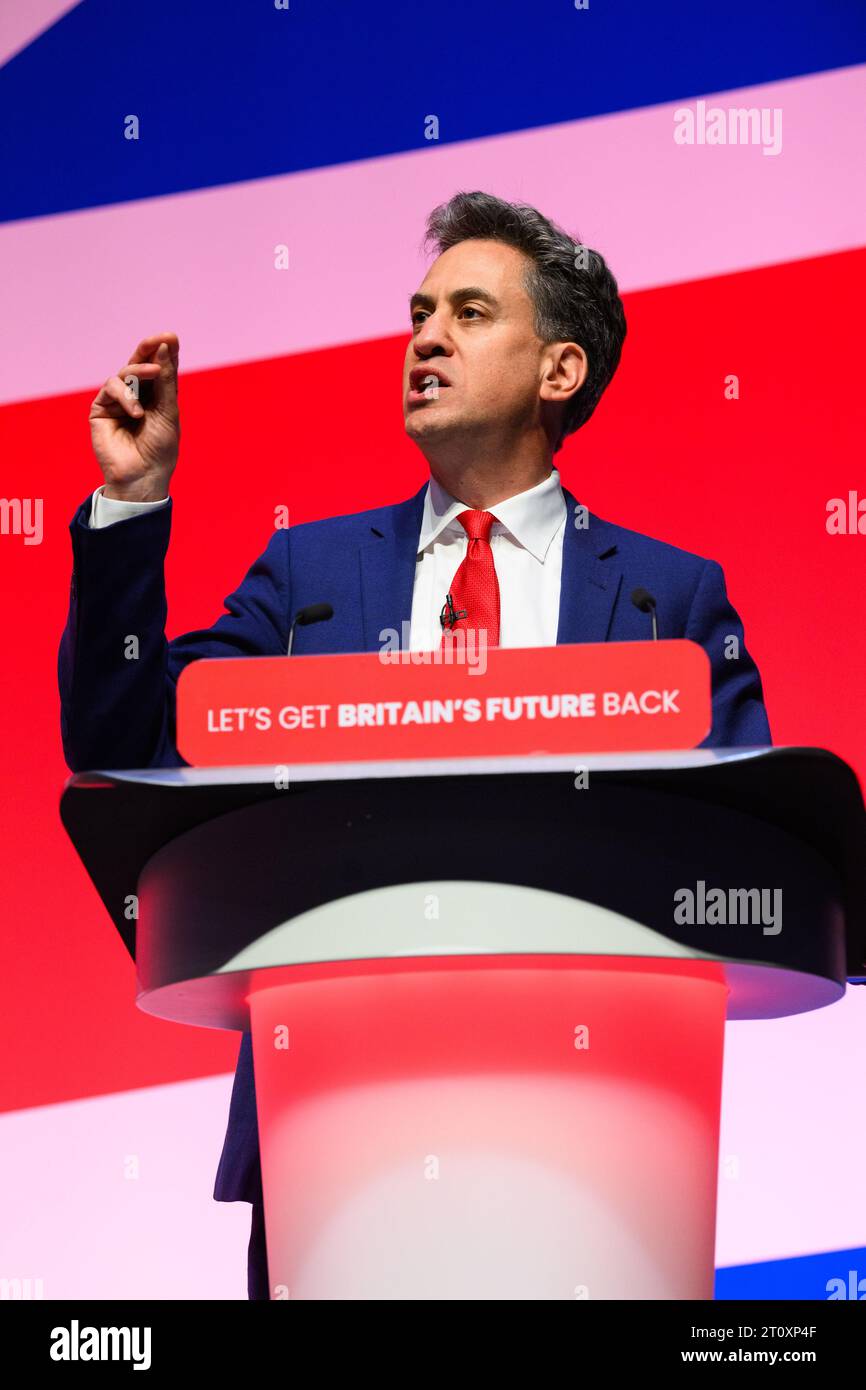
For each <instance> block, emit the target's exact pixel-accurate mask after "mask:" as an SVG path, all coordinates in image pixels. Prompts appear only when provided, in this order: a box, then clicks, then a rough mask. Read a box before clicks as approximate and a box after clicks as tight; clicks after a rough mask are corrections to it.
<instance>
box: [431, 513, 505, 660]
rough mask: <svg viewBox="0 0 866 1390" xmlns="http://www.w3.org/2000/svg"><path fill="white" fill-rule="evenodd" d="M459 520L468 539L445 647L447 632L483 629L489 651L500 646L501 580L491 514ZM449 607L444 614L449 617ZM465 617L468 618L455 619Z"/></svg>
mask: <svg viewBox="0 0 866 1390" xmlns="http://www.w3.org/2000/svg"><path fill="white" fill-rule="evenodd" d="M457 520H458V521H459V522H460V525H461V526H462V527H463V529H464V531H465V532H466V534H467V536H468V537H469V544H468V546H467V548H466V554H465V556H464V558H463V560H462V562H461V564H460V568H459V569H458V571H457V573H456V574H455V576H454V581H453V583H452V585H451V592H450V595H449V597H450V598H451V600H452V603H453V613H452V614H451V620H449V621H447V622H446V625H445V630H443V633H442V644H443V646H444V644H445V643H446V642H448V641H450V640H451V639H450V638H449V636H448V631H447V629H448V628H450V629H451V630H452V631H454V630H456V629H460V630H465V629H466V628H475V629H483V630H484V631H485V632H486V641H487V645H488V647H498V646H499V580H498V579H497V578H496V569H495V568H494V564H493V551H492V550H491V549H490V528H491V526H492V525H493V523H494V521H495V520H496V517H495V516H494V515H493V513H492V512H478V511H468V512H461V513H460V515H459V516H458V518H457ZM448 608H449V605H448V604H447V600H446V606H445V609H444V610H443V612H444V614H445V617H446V619H447V618H448V617H449V613H448ZM460 614H465V616H462V617H461V616H455V615H460Z"/></svg>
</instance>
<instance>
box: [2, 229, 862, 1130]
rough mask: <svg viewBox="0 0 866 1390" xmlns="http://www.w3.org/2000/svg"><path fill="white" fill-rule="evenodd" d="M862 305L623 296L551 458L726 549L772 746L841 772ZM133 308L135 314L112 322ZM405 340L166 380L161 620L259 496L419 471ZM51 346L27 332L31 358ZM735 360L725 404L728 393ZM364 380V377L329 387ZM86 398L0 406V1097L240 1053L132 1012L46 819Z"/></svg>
mask: <svg viewBox="0 0 866 1390" xmlns="http://www.w3.org/2000/svg"><path fill="white" fill-rule="evenodd" d="M864 300H866V252H864V251H852V252H846V253H844V254H840V255H835V256H828V257H824V258H821V259H818V260H812V261H803V262H798V263H795V264H790V265H782V266H776V267H771V268H769V269H763V270H756V271H749V272H746V273H741V274H737V275H731V276H725V277H722V278H719V279H714V280H709V281H702V282H698V283H693V284H687V285H681V286H676V287H672V288H671V287H668V288H665V289H660V290H653V291H648V292H644V293H640V294H632V295H629V296H628V297H627V302H626V308H627V313H628V318H629V336H628V340H627V344H626V349H625V353H624V357H623V363H622V366H621V369H620V372H619V374H618V376H617V378H616V380H615V382H614V384H613V385H612V387H611V388H610V391H609V393H608V396H607V397H606V399H605V400H604V401H603V403H602V405H601V406H600V407H599V410H598V412H597V415H596V417H595V418H594V419H593V420H592V421H591V422H590V424H589V425H588V426H587V427H586V429H585V430H583V431H581V432H580V433H579V434H578V435H576V436H574V437H572V439H571V440H570V441H569V442H568V444H567V446H566V448H565V449H564V450H563V452H562V454H560V455H559V458H558V460H557V462H558V465H559V466H560V468H561V471H562V474H563V480H564V482H565V483H566V485H567V486H568V487H570V488H571V489H572V491H574V492H575V493H576V494H577V495H578V496H579V497H580V498H581V500H583V501H585V502H586V503H587V504H588V505H589V506H590V507H592V508H593V509H594V510H596V511H597V512H599V513H600V514H601V515H602V516H605V517H607V518H609V519H611V520H613V521H617V522H620V523H621V524H623V525H626V526H631V527H634V528H636V529H638V530H641V531H646V532H648V533H650V534H651V535H655V536H659V537H661V538H662V539H664V540H667V541H671V542H673V543H674V544H677V545H680V546H683V547H685V548H686V549H688V550H694V551H697V552H698V553H699V554H703V555H708V556H711V557H713V558H715V559H718V560H720V561H721V562H722V564H723V565H724V567H725V570H726V573H727V577H728V583H729V589H730V592H731V596H732V598H733V601H734V603H735V605H736V606H737V607H738V608H739V609H740V611H741V613H742V615H743V617H744V620H745V625H746V634H747V640H748V641H749V644H750V646H751V648H752V650H753V652H754V655H755V657H756V659H757V660H758V663H759V665H760V667H761V670H762V673H763V676H764V682H765V688H766V694H767V701H768V706H769V710H770V719H771V725H772V729H773V735H774V739H775V741H776V742H777V743H803V744H819V745H822V746H824V747H828V748H830V749H832V750H833V751H834V752H836V753H839V754H841V755H842V756H843V757H845V758H847V759H848V760H849V761H851V762H852V763H853V764H854V765H855V767H856V768H857V769H858V772H859V773H860V775H861V779H862V777H863V774H864V771H866V750H864V734H863V707H862V697H863V692H864V690H866V642H864V640H863V617H862V602H863V592H864V587H866V585H864V578H866V536H853V535H847V536H846V535H843V536H830V535H828V533H827V530H826V524H825V522H826V514H827V511H826V509H827V502H828V500H829V499H830V498H833V497H845V496H847V493H848V491H849V490H851V489H856V488H857V487H858V485H859V487H860V495H861V496H864V495H866V470H864V469H863V445H862V441H863V437H864V412H866V398H864V393H863V390H862V372H863V357H862V329H861V325H862V323H863V321H864V316H866V314H864V311H866V303H864ZM175 327H176V328H177V330H178V331H179V332H180V334H181V337H182V335H183V324H177V325H175ZM152 328H153V325H148V324H131V325H130V342H132V341H134V340H135V339H136V338H137V337H138V336H140V335H141V334H142V333H145V332H148V331H150V329H152ZM403 347H404V343H403V340H400V339H388V340H385V341H379V342H372V343H368V344H365V345H360V346H358V345H353V346H351V347H347V348H340V347H336V348H333V349H329V350H326V351H319V352H314V353H309V354H305V355H303V356H299V357H293V358H288V359H283V360H276V361H267V362H261V363H253V364H247V365H244V366H242V367H236V368H222V369H219V370H214V371H208V372H199V373H196V374H193V375H189V376H186V377H185V378H184V379H183V383H182V388H181V402H182V408H183V424H184V435H183V445H182V456H181V462H180V465H179V468H178V471H177V473H176V475H175V480H174V484H173V489H172V491H173V495H174V498H175V509H176V514H175V526H174V534H173V541H172V549H171V551H170V554H169V564H168V584H169V602H170V611H169V635H170V636H173V635H176V634H178V633H180V632H183V631H186V630H188V629H190V628H194V627H199V626H201V625H203V624H209V623H211V622H213V621H214V620H215V619H216V618H217V617H218V615H219V613H220V612H221V611H222V599H223V596H224V595H225V594H226V593H227V592H229V591H230V590H231V589H232V588H233V587H234V586H235V585H236V584H237V583H238V581H239V579H240V578H241V576H242V575H243V573H244V572H245V570H246V569H247V567H248V566H249V564H250V563H251V562H252V560H253V559H254V558H255V557H256V556H257V555H258V554H259V553H260V552H261V550H263V549H264V546H265V544H266V543H267V540H268V536H269V534H270V529H271V526H272V524H273V515H274V508H275V507H276V506H279V505H281V504H285V505H287V506H288V507H289V508H290V513H291V519H292V521H293V522H300V521H306V520H310V519H312V518H314V517H319V516H327V515H333V514H335V513H338V512H350V511H355V510H358V509H360V508H363V507H368V506H374V505H377V504H380V503H385V502H392V501H399V500H400V499H402V498H404V497H407V496H409V495H410V494H411V493H413V492H415V491H416V490H417V488H418V487H419V486H420V485H421V483H422V482H423V481H424V479H425V477H426V467H425V465H424V461H423V459H422V458H421V456H420V455H419V454H418V453H417V452H416V451H415V449H414V447H413V446H412V445H410V444H409V443H408V442H407V441H406V439H405V437H404V435H403V429H402V415H401V408H400V372H401V362H402V354H403ZM57 350H58V348H57V347H56V346H55V345H47V350H46V367H47V370H50V359H51V355H52V354H53V353H54V352H55V351H57ZM116 366H117V364H116V363H113V362H108V363H106V375H108V374H109V372H110V371H113V370H114V369H115V368H116ZM730 374H733V375H736V376H737V378H738V379H739V390H740V397H739V400H726V399H725V395H724V383H725V378H726V377H727V376H729V375H730ZM359 379H362V380H363V382H364V390H363V392H361V393H359V392H358V390H357V387H356V386H355V385H354V384H353V385H351V386H348V387H347V386H346V385H345V383H346V381H347V380H348V381H350V382H352V383H357V382H358V380H359ZM95 388H96V383H94V389H95ZM89 400H90V393H88V394H79V395H75V396H69V397H59V398H55V399H46V400H43V401H36V402H28V403H27V404H23V405H19V406H9V407H6V408H5V409H4V410H2V411H0V456H2V458H3V459H4V470H3V483H2V492H3V495H4V496H5V497H23V498H26V497H31V498H32V497H41V498H42V499H43V502H44V539H43V541H42V544H40V545H33V546H25V545H24V544H23V538H22V537H20V536H14V535H3V536H0V565H2V593H3V605H4V624H3V634H4V662H3V676H4V679H3V686H2V692H0V727H2V730H3V753H2V779H3V780H2V810H3V820H4V826H3V830H2V837H0V854H2V858H3V864H2V883H3V914H2V915H3V927H2V934H0V952H2V961H0V991H2V994H0V1017H2V1019H3V1034H4V1035H3V1038H2V1055H3V1057H4V1059H5V1065H4V1068H3V1072H2V1081H0V1108H4V1109H14V1108H20V1107H25V1106H32V1105H40V1104H45V1103H48V1102H52V1101H58V1100H64V1099H69V1098H72V1097H77V1096H85V1095H93V1094H99V1093H102V1092H110V1091H116V1090H123V1089H128V1088H132V1087H136V1086H146V1085H153V1084H157V1083H161V1082H167V1081H173V1080H179V1079H182V1078H186V1077H191V1076H201V1075H206V1074H209V1073H212V1072H218V1071H223V1070H226V1069H229V1068H230V1067H231V1066H232V1065H233V1063H234V1058H235V1055H236V1050H237V1037H236V1035H222V1034H219V1033H215V1032H207V1031H203V1030H202V1031H197V1030H194V1029H189V1030H187V1029H183V1028H181V1027H179V1026H175V1025H172V1024H166V1023H160V1022H157V1021H155V1020H153V1019H150V1018H147V1017H145V1016H144V1015H142V1014H140V1013H138V1011H137V1010H136V1009H135V1007H134V1005H133V977H132V967H131V964H130V962H129V960H128V958H127V956H126V954H125V952H124V950H123V948H122V947H121V945H120V942H119V941H118V939H117V938H116V935H115V932H114V929H113V927H112V925H111V923H110V922H109V920H108V918H107V916H106V915H105V913H104V912H103V910H102V908H101V905H100V904H99V902H98V900H97V898H96V895H95V893H94V891H93V889H92V888H91V887H90V885H89V883H88V881H87V879H86V877H85V875H84V871H83V869H82V868H81V866H80V864H79V863H78V861H77V859H76V856H75V854H74V852H73V850H72V848H71V846H70V845H69V843H68V842H67V840H66V837H65V835H64V833H63V831H62V829H61V827H60V823H59V820H58V814H57V802H58V797H59V793H60V789H61V786H62V783H63V779H64V777H65V775H66V772H65V765H64V763H63V758H62V751H61V747H60V734H59V722H58V698H57V692H56V652H57V642H58V639H59V636H60V632H61V629H62V626H63V622H64V618H65V610H66V598H67V593H68V588H69V576H70V569H71V552H70V545H69V537H68V530H67V527H68V522H69V519H70V517H71V515H72V512H73V510H74V509H75V507H76V506H77V504H78V503H79V502H80V501H81V500H82V499H83V498H84V497H85V496H86V495H87V494H88V493H89V492H90V491H91V490H92V488H93V487H95V486H96V485H97V483H98V482H99V476H98V474H97V472H96V469H95V465H94V463H93V462H92V459H91V457H90V453H89V442H88V430H87V410H88V405H89ZM858 700H859V703H858Z"/></svg>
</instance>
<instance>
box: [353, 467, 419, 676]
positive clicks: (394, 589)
mask: <svg viewBox="0 0 866 1390" xmlns="http://www.w3.org/2000/svg"><path fill="white" fill-rule="evenodd" d="M426 491H427V484H426V483H425V484H424V486H423V487H422V488H421V490H420V491H419V492H416V494H415V496H414V497H410V498H409V499H408V501H406V502H398V503H397V505H396V506H395V507H390V508H389V509H388V511H387V513H386V514H385V516H384V517H383V522H382V525H381V526H380V527H378V528H377V527H372V528H371V538H370V540H369V542H368V543H367V544H366V545H363V546H362V547H361V550H360V552H359V554H360V563H361V611H362V613H363V619H364V650H365V651H367V652H373V651H378V650H379V648H380V647H381V646H382V639H381V638H380V636H379V634H380V633H381V632H383V631H384V630H385V629H386V628H392V629H394V630H395V631H396V633H397V636H398V643H399V645H400V646H401V647H402V646H403V645H404V643H403V628H402V624H403V623H409V622H410V621H411V618H412V589H413V586H414V583H415V561H416V559H417V556H418V540H419V537H420V535H421V518H422V516H423V512H424V494H425V492H426ZM406 634H407V636H406V643H405V645H406V646H408V645H409V642H408V628H407V629H406Z"/></svg>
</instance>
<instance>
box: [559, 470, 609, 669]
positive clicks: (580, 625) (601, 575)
mask: <svg viewBox="0 0 866 1390" xmlns="http://www.w3.org/2000/svg"><path fill="white" fill-rule="evenodd" d="M562 491H563V494H564V496H565V502H566V506H567V507H568V515H567V516H566V518H565V532H564V534H563V540H562V587H561V591H560V598H559V628H558V630H557V634H556V641H557V645H558V646H559V645H562V644H563V643H566V642H606V641H607V639H608V633H609V631H610V621H611V615H612V613H613V606H614V604H615V602H616V598H617V594H618V593H619V589H620V584H621V582H622V570H621V569H620V568H619V566H618V565H617V564H616V563H615V560H614V558H613V557H614V556H615V555H616V545H615V544H613V543H612V542H611V539H610V533H609V531H608V527H607V523H606V522H604V521H602V520H601V518H600V517H596V516H593V515H592V514H591V513H590V514H589V524H588V525H587V526H583V527H578V526H575V524H574V522H575V517H576V516H577V514H578V510H579V509H578V503H577V502H576V500H575V498H574V497H572V495H571V493H570V492H567V491H566V489H565V488H563V489H562Z"/></svg>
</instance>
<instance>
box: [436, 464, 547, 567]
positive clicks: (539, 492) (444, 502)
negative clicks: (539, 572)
mask: <svg viewBox="0 0 866 1390" xmlns="http://www.w3.org/2000/svg"><path fill="white" fill-rule="evenodd" d="M470 510H471V508H469V507H467V505H466V503H465V502H461V501H459V500H458V499H457V498H456V497H452V496H451V494H450V492H446V490H445V488H444V487H442V485H441V484H440V483H438V482H437V481H436V479H435V478H433V477H431V479H430V482H429V483H428V485H427V491H426V493H425V494H424V513H423V516H422V520H421V534H420V536H419V539H418V553H419V554H420V553H421V551H422V550H426V549H427V548H428V546H430V545H432V544H433V542H434V541H435V540H437V539H438V538H439V536H441V534H442V532H443V531H445V530H446V529H447V527H449V526H451V525H452V524H457V526H458V530H459V531H460V532H461V533H462V531H463V528H462V526H459V523H457V517H458V516H459V515H460V513H461V512H468V511H470ZM487 510H488V511H491V512H492V513H493V515H494V516H495V517H496V520H497V521H498V522H500V523H501V526H500V527H497V526H496V525H495V524H494V526H493V530H492V532H491V534H492V535H496V533H497V531H498V530H501V529H502V528H503V527H504V529H505V530H506V531H509V532H510V533H511V535H512V536H513V538H514V540H516V541H517V543H518V545H521V546H523V548H524V550H528V551H529V553H530V554H531V555H534V556H535V558H536V560H539V561H541V562H542V563H543V561H544V557H545V556H546V554H547V552H548V550H549V548H550V545H551V542H552V540H553V538H554V536H555V535H556V533H557V531H558V530H559V528H560V526H561V525H562V522H563V520H564V519H565V516H566V514H567V512H568V508H567V506H566V502H565V497H564V496H563V492H562V485H561V483H560V481H559V472H558V470H557V469H556V468H554V469H553V470H552V471H551V473H550V475H549V476H548V477H547V478H545V479H544V481H543V482H541V483H536V485H535V487H531V488H527V490H526V491H525V492H518V493H516V494H515V496H514V497H507V498H506V499H505V501H503V502H497V503H496V506H495V507H489V508H488V509H487Z"/></svg>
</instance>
